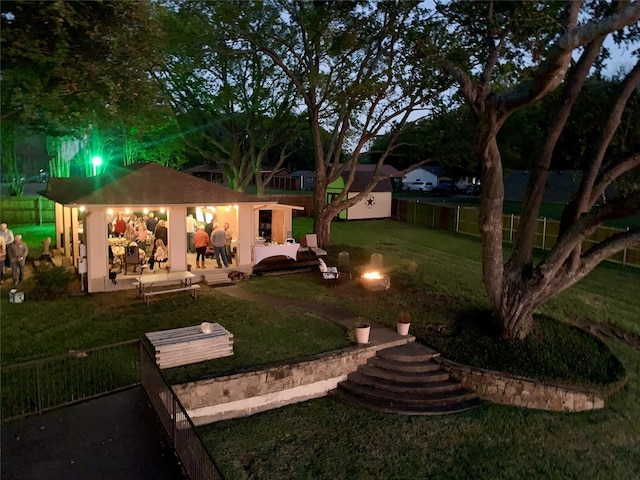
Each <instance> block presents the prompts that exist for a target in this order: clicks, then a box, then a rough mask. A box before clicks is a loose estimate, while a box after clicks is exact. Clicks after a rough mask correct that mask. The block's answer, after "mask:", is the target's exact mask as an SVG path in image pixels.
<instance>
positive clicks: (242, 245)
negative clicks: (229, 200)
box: [237, 204, 258, 267]
mask: <svg viewBox="0 0 640 480" xmlns="http://www.w3.org/2000/svg"><path fill="white" fill-rule="evenodd" d="M257 215H258V214H257V210H256V213H255V216H256V220H255V222H257ZM256 232H257V226H256V224H255V223H254V210H253V205H245V204H242V205H238V245H237V248H238V267H243V266H252V265H253V263H252V260H251V247H252V246H253V241H254V238H255V236H256Z"/></svg>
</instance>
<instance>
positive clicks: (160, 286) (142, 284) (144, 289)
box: [136, 272, 200, 305]
mask: <svg viewBox="0 0 640 480" xmlns="http://www.w3.org/2000/svg"><path fill="white" fill-rule="evenodd" d="M194 278H195V275H194V274H193V273H191V272H171V273H166V274H164V273H160V272H158V273H157V274H154V273H151V274H147V275H142V276H140V277H137V278H136V281H137V284H138V285H137V296H138V297H142V298H143V299H144V303H145V304H147V305H149V300H150V298H151V297H152V296H155V295H164V294H167V293H175V292H189V293H190V294H191V297H193V298H194V299H196V298H198V293H197V291H198V289H199V288H200V285H198V284H197V283H196V284H192V283H191V282H192V281H193V279H194Z"/></svg>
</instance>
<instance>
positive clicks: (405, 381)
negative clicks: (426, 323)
mask: <svg viewBox="0 0 640 480" xmlns="http://www.w3.org/2000/svg"><path fill="white" fill-rule="evenodd" d="M439 355H440V354H439V353H438V352H436V351H435V350H432V349H430V348H428V347H425V346H423V345H420V344H417V343H415V342H411V343H408V344H406V345H402V346H399V347H393V348H387V349H385V350H379V351H378V352H377V354H376V356H375V357H372V358H370V359H369V360H368V362H367V364H366V365H361V366H360V367H359V368H358V370H357V371H355V372H352V373H351V374H349V376H348V377H347V379H346V380H345V381H343V382H340V383H339V384H338V388H337V389H335V390H333V391H332V392H331V395H333V396H335V397H336V398H340V399H342V400H344V401H346V402H348V403H352V404H355V405H360V406H365V407H369V408H372V409H375V410H380V411H383V412H392V413H399V414H404V415H445V414H449V413H457V412H462V411H464V410H468V409H470V408H473V407H476V406H478V405H480V404H481V403H482V402H481V401H480V400H479V399H478V397H477V396H476V394H475V393H473V392H469V391H468V390H465V389H463V388H462V387H461V385H460V383H459V382H457V381H455V380H452V379H450V378H449V373H448V372H446V371H444V370H442V369H441V367H440V364H439V363H437V362H434V361H433V358H435V357H437V356H439Z"/></svg>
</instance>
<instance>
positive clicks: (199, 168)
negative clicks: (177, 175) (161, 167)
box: [182, 165, 225, 184]
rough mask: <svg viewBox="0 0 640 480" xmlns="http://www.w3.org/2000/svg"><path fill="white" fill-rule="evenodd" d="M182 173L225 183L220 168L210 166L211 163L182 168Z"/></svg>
mask: <svg viewBox="0 0 640 480" xmlns="http://www.w3.org/2000/svg"><path fill="white" fill-rule="evenodd" d="M182 171H183V172H184V173H188V174H189V175H193V176H194V177H198V178H201V179H203V180H206V181H207V182H212V183H220V184H224V183H225V178H224V172H223V170H222V169H221V168H218V167H212V166H211V165H196V166H195V167H189V168H185V169H184V170H182Z"/></svg>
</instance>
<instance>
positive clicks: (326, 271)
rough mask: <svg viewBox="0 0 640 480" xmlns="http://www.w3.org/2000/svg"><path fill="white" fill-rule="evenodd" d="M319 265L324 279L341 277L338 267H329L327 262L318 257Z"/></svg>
mask: <svg viewBox="0 0 640 480" xmlns="http://www.w3.org/2000/svg"><path fill="white" fill-rule="evenodd" d="M318 267H319V268H320V272H321V273H322V278H323V279H324V280H338V278H339V277H340V272H339V271H338V268H337V267H327V264H326V263H325V261H324V260H323V259H321V258H319V259H318Z"/></svg>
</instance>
